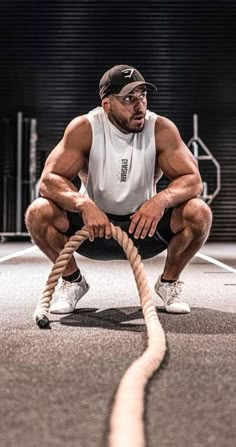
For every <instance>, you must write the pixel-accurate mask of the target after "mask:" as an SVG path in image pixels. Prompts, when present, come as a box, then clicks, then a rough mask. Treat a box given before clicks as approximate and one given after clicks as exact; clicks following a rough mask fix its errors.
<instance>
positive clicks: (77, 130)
mask: <svg viewBox="0 0 236 447" xmlns="http://www.w3.org/2000/svg"><path fill="white" fill-rule="evenodd" d="M91 141H92V131H91V126H90V124H89V122H88V120H87V119H86V118H85V117H79V118H75V119H74V120H73V121H71V123H70V124H69V125H68V126H67V128H66V130H65V133H64V136H63V138H62V140H61V141H60V142H59V143H58V145H57V146H56V147H55V148H54V149H53V150H52V152H51V153H50V154H49V156H48V158H47V160H46V163H45V167H44V169H43V172H42V175H41V179H40V194H41V195H42V197H45V198H47V199H51V200H52V201H54V202H55V203H56V204H57V205H59V206H60V207H61V208H63V209H64V210H67V211H72V212H77V211H80V206H81V204H82V201H83V197H82V196H81V194H79V193H78V191H77V189H76V187H75V186H74V185H73V183H72V182H71V180H72V179H73V178H74V177H75V176H76V175H77V174H78V172H79V171H80V170H81V169H82V168H83V165H84V160H85V157H86V155H88V154H89V150H90V147H91Z"/></svg>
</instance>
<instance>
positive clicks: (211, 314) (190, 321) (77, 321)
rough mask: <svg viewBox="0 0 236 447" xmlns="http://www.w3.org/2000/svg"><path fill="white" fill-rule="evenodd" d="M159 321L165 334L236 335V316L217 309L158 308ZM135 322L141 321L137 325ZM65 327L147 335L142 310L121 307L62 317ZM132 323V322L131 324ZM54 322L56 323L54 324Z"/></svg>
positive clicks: (79, 311) (84, 310) (88, 309)
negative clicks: (174, 310) (185, 311)
mask: <svg viewBox="0 0 236 447" xmlns="http://www.w3.org/2000/svg"><path fill="white" fill-rule="evenodd" d="M157 312H158V317H159V320H160V322H161V324H162V326H163V329H164V330H165V332H167V333H168V332H170V333H179V334H233V333H235V332H236V324H235V321H236V318H235V314H233V313H228V312H222V311H219V310H214V309H205V308H199V307H193V308H192V310H191V313H190V314H185V315H183V314H182V315H175V314H167V313H166V312H165V311H164V309H163V308H157ZM135 320H142V321H140V322H136V321H135ZM59 321H60V323H61V324H62V325H67V326H79V327H101V328H103V329H115V330H126V331H134V332H145V331H146V326H145V323H144V321H143V317H142V311H141V308H140V307H135V306H134V307H119V308H109V309H104V310H99V309H96V308H85V309H77V310H76V311H75V312H73V314H70V315H67V316H64V317H62V318H61V319H60V320H59ZM132 321H133V323H132ZM52 323H53V321H52Z"/></svg>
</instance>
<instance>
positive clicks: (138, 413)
mask: <svg viewBox="0 0 236 447" xmlns="http://www.w3.org/2000/svg"><path fill="white" fill-rule="evenodd" d="M111 230H112V237H113V238H114V239H115V240H117V242H118V243H119V244H120V245H121V247H122V248H123V250H124V252H125V253H126V255H127V258H128V260H129V261H130V265H131V267H132V270H133V274H134V277H135V280H136V284H137V288H138V292H139V297H140V302H141V306H142V311H143V315H144V319H145V323H146V325H147V332H148V347H147V349H146V350H145V352H144V353H143V354H142V356H141V357H139V358H138V359H137V360H135V361H134V362H133V363H132V365H131V366H130V367H129V368H128V370H127V371H126V373H125V375H124V376H123V378H122V380H121V382H120V384H119V387H118V390H117V393H116V397H115V402H114V405H113V409H112V414H111V419H110V434H109V447H145V434H144V426H143V412H144V389H145V385H146V383H147V381H148V379H149V378H150V377H151V376H152V375H153V373H154V372H155V371H156V370H157V369H158V368H159V366H160V364H161V362H162V360H163V358H164V355H165V351H166V339H165V334H164V331H163V328H162V326H161V324H160V321H159V319H158V316H157V313H156V309H155V306H154V304H153V302H152V299H151V295H150V291H149V287H148V284H147V280H146V276H145V273H144V268H143V264H142V262H141V257H140V255H139V254H138V250H137V248H136V247H135V246H134V244H133V242H132V241H131V239H129V237H128V235H127V234H126V233H125V232H124V231H122V230H121V228H120V227H115V226H114V225H112V224H111ZM88 236H89V234H88V231H87V229H86V228H85V227H84V228H82V230H79V231H77V232H76V233H75V235H74V236H72V237H71V238H70V239H69V241H68V242H67V243H66V244H65V248H64V249H63V250H62V251H61V253H60V255H59V257H58V258H57V260H56V262H55V264H54V266H53V268H52V271H51V273H50V275H49V278H48V281H47V284H46V287H45V290H44V292H43V294H42V298H41V300H40V302H39V304H38V306H37V308H36V311H35V314H34V316H35V319H36V322H37V324H38V325H39V327H41V328H44V327H48V325H49V320H48V312H49V305H50V301H51V299H52V294H53V292H54V290H55V288H56V285H57V282H58V279H59V277H60V276H61V274H62V272H63V271H64V269H65V267H66V265H67V263H68V262H69V260H70V258H71V256H72V255H73V253H74V251H76V250H77V249H78V247H79V246H80V245H81V243H82V242H83V241H84V240H85V239H87V238H88Z"/></svg>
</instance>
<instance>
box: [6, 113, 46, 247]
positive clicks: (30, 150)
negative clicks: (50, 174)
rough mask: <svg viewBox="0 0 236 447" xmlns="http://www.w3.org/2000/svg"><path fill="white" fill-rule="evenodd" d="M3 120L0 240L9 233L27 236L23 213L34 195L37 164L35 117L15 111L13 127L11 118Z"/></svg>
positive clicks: (10, 235) (12, 235) (15, 235)
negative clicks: (25, 115)
mask: <svg viewBox="0 0 236 447" xmlns="http://www.w3.org/2000/svg"><path fill="white" fill-rule="evenodd" d="M4 120H5V121H4V122H2V124H3V127H4V131H5V140H4V141H3V157H2V159H3V163H2V165H3V166H2V171H3V182H2V188H1V192H0V196H1V203H2V216H3V217H2V222H1V227H0V239H1V242H3V241H4V240H6V239H7V238H8V237H27V236H29V235H28V233H27V231H26V228H25V224H24V214H25V211H26V208H27V207H28V205H29V204H30V203H31V202H32V201H33V200H34V199H35V198H36V188H35V185H36V164H37V160H36V155H37V147H36V142H37V120H36V119H35V118H27V117H24V116H23V113H22V112H18V113H17V117H16V126H15V129H14V127H12V123H11V122H10V120H8V119H7V118H5V119H4ZM13 124H14V123H13Z"/></svg>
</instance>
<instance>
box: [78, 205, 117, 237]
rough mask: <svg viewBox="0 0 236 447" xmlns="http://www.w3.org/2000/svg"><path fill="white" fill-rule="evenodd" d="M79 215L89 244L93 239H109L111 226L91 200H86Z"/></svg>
mask: <svg viewBox="0 0 236 447" xmlns="http://www.w3.org/2000/svg"><path fill="white" fill-rule="evenodd" d="M81 214H82V218H83V221H84V224H85V225H86V227H87V229H88V232H89V240H90V241H91V242H92V241H94V238H95V237H104V236H105V238H106V239H110V238H111V225H110V222H109V220H108V217H107V216H106V214H105V213H104V212H103V211H102V210H100V208H98V207H97V205H95V203H94V202H93V201H92V200H90V199H88V200H86V202H85V203H84V204H83V206H82V207H81Z"/></svg>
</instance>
